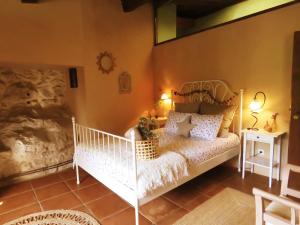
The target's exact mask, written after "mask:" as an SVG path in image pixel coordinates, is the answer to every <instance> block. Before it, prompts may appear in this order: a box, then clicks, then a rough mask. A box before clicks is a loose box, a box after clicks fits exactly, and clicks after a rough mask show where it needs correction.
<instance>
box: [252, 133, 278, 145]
mask: <svg viewBox="0 0 300 225" xmlns="http://www.w3.org/2000/svg"><path fill="white" fill-rule="evenodd" d="M246 135H247V137H246V138H247V140H250V141H257V142H266V143H270V142H272V141H273V138H272V137H270V136H267V135H263V134H251V133H247V134H246Z"/></svg>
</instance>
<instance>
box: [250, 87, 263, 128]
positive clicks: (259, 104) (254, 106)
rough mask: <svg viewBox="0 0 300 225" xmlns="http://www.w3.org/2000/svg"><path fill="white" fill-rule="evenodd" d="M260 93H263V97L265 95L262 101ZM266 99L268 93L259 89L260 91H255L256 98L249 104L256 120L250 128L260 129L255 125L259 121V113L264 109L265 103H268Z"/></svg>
mask: <svg viewBox="0 0 300 225" xmlns="http://www.w3.org/2000/svg"><path fill="white" fill-rule="evenodd" d="M259 95H262V97H263V99H262V101H260V100H259V99H258V96H259ZM266 99H267V98H266V95H265V93H264V92H262V91H259V92H256V93H255V95H254V98H253V100H252V101H251V103H250V105H249V108H250V111H251V116H253V117H254V118H255V122H254V124H253V125H252V127H251V128H248V130H259V129H258V128H256V127H255V126H256V124H257V122H258V118H257V115H258V114H259V113H260V112H261V111H262V108H263V107H264V105H265V103H266Z"/></svg>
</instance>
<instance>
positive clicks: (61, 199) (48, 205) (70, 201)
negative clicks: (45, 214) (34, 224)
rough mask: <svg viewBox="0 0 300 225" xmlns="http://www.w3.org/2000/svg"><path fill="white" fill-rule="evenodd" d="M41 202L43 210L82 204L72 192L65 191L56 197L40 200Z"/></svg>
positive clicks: (68, 207)
mask: <svg viewBox="0 0 300 225" xmlns="http://www.w3.org/2000/svg"><path fill="white" fill-rule="evenodd" d="M41 204H42V206H43V209H44V210H52V209H71V208H74V207H77V206H78V207H79V206H81V205H82V203H81V202H80V201H79V200H78V198H77V197H76V196H75V195H74V194H72V193H66V194H63V195H60V196H58V197H54V198H51V199H48V200H45V201H42V202H41Z"/></svg>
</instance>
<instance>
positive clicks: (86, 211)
mask: <svg viewBox="0 0 300 225" xmlns="http://www.w3.org/2000/svg"><path fill="white" fill-rule="evenodd" d="M72 210H76V211H80V212H84V213H87V214H89V215H91V216H93V215H92V213H91V211H90V210H89V209H88V208H86V207H85V206H83V205H81V206H79V207H75V208H72Z"/></svg>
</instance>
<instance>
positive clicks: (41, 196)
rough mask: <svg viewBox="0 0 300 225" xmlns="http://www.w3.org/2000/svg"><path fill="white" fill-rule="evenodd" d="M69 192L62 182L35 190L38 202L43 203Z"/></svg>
mask: <svg viewBox="0 0 300 225" xmlns="http://www.w3.org/2000/svg"><path fill="white" fill-rule="evenodd" d="M69 191H71V190H70V188H68V186H67V185H66V184H65V183H64V182H60V183H55V184H51V185H48V186H46V187H42V188H39V189H36V190H35V193H36V195H37V198H38V200H39V201H43V200H46V199H48V198H51V197H55V196H57V195H61V194H63V193H66V192H69Z"/></svg>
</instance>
